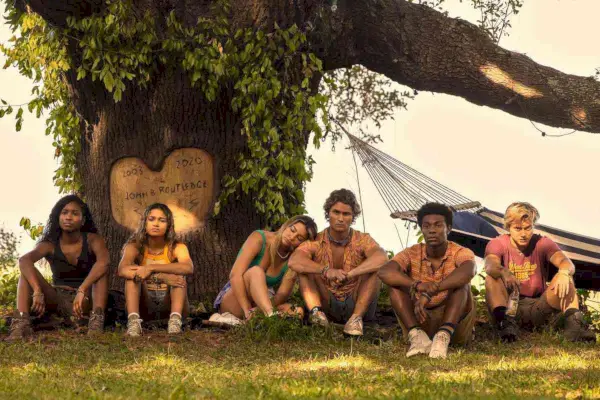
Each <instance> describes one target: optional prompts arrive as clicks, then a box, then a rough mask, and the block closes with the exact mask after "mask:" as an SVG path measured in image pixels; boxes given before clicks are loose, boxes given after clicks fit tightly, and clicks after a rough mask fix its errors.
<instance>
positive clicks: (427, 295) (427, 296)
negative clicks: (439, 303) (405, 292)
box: [421, 292, 431, 301]
mask: <svg viewBox="0 0 600 400" xmlns="http://www.w3.org/2000/svg"><path fill="white" fill-rule="evenodd" d="M421 296H423V297H425V298H426V299H427V301H431V296H430V295H429V294H428V293H427V292H423V293H421Z"/></svg>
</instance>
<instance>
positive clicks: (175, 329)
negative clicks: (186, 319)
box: [167, 317, 183, 333]
mask: <svg viewBox="0 0 600 400" xmlns="http://www.w3.org/2000/svg"><path fill="white" fill-rule="evenodd" d="M182 325H183V322H182V321H181V318H177V317H175V318H173V317H172V318H169V326H168V328H167V332H168V333H180V332H181V326H182Z"/></svg>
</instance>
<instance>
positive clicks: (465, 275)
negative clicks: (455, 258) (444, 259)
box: [438, 260, 477, 292]
mask: <svg viewBox="0 0 600 400" xmlns="http://www.w3.org/2000/svg"><path fill="white" fill-rule="evenodd" d="M476 273H477V266H476V265H475V261H473V260H467V261H464V262H463V263H462V264H460V265H459V266H458V268H456V269H455V270H454V271H452V272H451V273H450V275H448V276H447V277H446V279H443V280H442V281H441V282H440V285H439V287H438V290H439V291H440V292H443V291H445V290H452V289H458V288H460V287H463V286H465V285H466V284H467V283H469V282H471V279H473V278H474V277H475V274H476Z"/></svg>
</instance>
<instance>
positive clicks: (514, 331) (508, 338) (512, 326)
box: [498, 317, 519, 343]
mask: <svg viewBox="0 0 600 400" xmlns="http://www.w3.org/2000/svg"><path fill="white" fill-rule="evenodd" d="M498 335H500V340H502V341H503V342H505V343H512V342H515V341H516V340H517V339H518V338H519V326H518V325H517V321H515V319H514V318H513V317H504V320H502V321H501V322H500V323H499V324H498Z"/></svg>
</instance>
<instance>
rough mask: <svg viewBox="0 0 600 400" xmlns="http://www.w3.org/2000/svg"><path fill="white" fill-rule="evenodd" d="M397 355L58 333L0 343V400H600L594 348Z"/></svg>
mask: <svg viewBox="0 0 600 400" xmlns="http://www.w3.org/2000/svg"><path fill="white" fill-rule="evenodd" d="M286 324H287V328H286V329H284V328H285V325H286ZM282 329H284V330H283V331H282ZM282 332H283V335H282ZM285 332H289V334H285ZM404 354H405V346H404V345H403V344H401V343H399V342H398V341H397V340H388V341H383V342H382V341H377V344H373V341H371V340H361V341H358V342H357V341H354V340H350V339H344V338H343V337H342V336H341V335H339V334H337V333H336V332H333V333H332V332H325V333H324V332H322V331H319V330H316V329H313V328H312V327H300V326H299V325H296V324H295V323H289V322H276V323H274V324H269V323H262V324H260V326H256V327H254V329H253V330H251V329H250V328H245V327H243V328H241V329H238V330H237V331H229V332H220V331H215V330H210V329H202V330H198V331H188V332H185V333H184V334H183V335H181V336H179V337H177V338H174V339H171V338H169V337H167V335H166V334H165V333H163V332H162V331H161V332H158V333H157V332H149V333H148V334H147V335H146V336H144V337H142V338H139V339H131V338H125V337H123V334H122V332H120V331H119V332H108V333H106V334H104V335H103V336H101V337H100V338H99V339H95V340H92V339H89V338H87V337H85V336H80V335H77V334H75V333H74V332H67V331H58V332H49V333H42V334H38V335H36V338H35V340H34V341H33V342H31V343H16V344H8V343H0V355H1V360H2V362H1V363H0V398H42V399H45V398H123V399H130V398H159V399H167V398H169V399H179V398H281V399H283V398H292V397H296V398H389V397H396V398H467V397H469V398H470V397H480V398H515V397H526V398H554V397H560V398H582V397H585V398H591V397H600V379H599V378H600V364H599V363H598V362H597V360H598V359H599V358H600V346H598V345H585V344H571V343H564V342H563V341H562V339H561V337H560V336H559V335H556V334H552V333H549V332H545V333H535V334H529V335H527V336H526V337H524V338H523V340H521V341H520V342H518V343H515V344H511V345H500V344H498V343H497V342H496V341H495V340H493V339H491V338H489V332H488V331H487V329H486V328H485V327H484V328H480V329H479V333H478V340H476V342H475V344H474V345H473V346H472V347H471V348H470V349H467V350H465V349H454V348H453V349H451V353H450V356H449V358H448V359H447V360H436V361H430V360H429V359H428V358H427V357H423V356H421V357H417V358H411V359H407V358H406V357H405V356H404Z"/></svg>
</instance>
